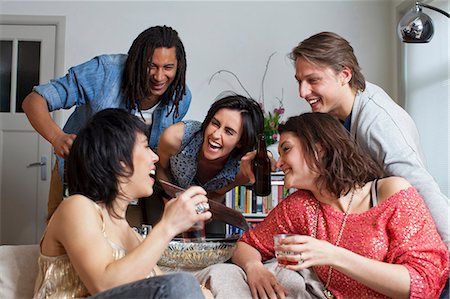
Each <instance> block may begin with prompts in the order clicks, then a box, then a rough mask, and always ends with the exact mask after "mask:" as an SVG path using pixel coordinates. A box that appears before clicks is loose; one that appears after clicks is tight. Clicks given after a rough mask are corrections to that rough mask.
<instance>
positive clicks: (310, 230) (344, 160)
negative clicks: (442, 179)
mask: <svg viewBox="0 0 450 299" xmlns="http://www.w3.org/2000/svg"><path fill="white" fill-rule="evenodd" d="M279 131H280V134H281V138H280V143H279V148H278V150H279V152H280V159H279V160H278V162H277V167H279V168H281V169H282V171H283V172H284V174H285V181H284V182H285V186H286V187H287V188H297V189H299V190H298V191H297V192H295V193H294V194H292V195H291V196H289V197H288V198H287V199H285V200H284V201H283V202H281V203H280V204H278V205H277V206H276V207H275V208H274V209H273V211H272V212H271V213H270V214H269V215H268V217H267V218H266V219H265V220H264V222H263V223H261V224H260V225H258V226H257V227H256V228H255V229H253V230H251V231H249V232H247V233H245V234H244V236H243V237H242V239H241V240H240V241H239V242H238V245H237V249H236V251H235V254H234V256H233V262H234V263H236V264H237V265H239V266H240V267H241V268H242V269H243V270H244V271H245V272H246V275H247V283H248V285H249V287H250V290H251V293H252V297H253V298H258V297H261V298H266V297H269V298H277V296H278V298H285V296H286V295H287V294H286V289H285V288H284V287H283V285H282V284H283V282H282V281H281V283H280V282H279V281H278V279H277V276H276V274H274V273H273V272H271V271H269V270H268V269H267V268H266V267H264V265H263V261H266V260H269V259H271V258H273V257H274V244H273V235H275V234H279V233H291V234H298V235H296V236H293V237H289V238H286V239H284V241H283V242H282V245H280V246H277V248H275V249H277V250H280V251H286V252H290V254H288V255H284V256H278V258H283V259H287V260H290V261H293V262H298V264H296V265H290V266H284V267H286V268H287V269H291V270H295V271H301V270H303V269H307V268H310V267H312V269H314V271H315V272H316V274H317V276H318V277H319V279H320V280H321V282H322V283H323V285H324V290H323V291H324V294H325V296H327V297H328V298H333V296H335V297H337V298H385V297H394V298H408V297H410V298H438V297H439V294H440V292H441V290H442V288H443V287H444V284H445V281H446V279H447V275H448V264H449V259H448V252H447V248H446V246H445V245H444V243H443V242H442V240H441V238H440V236H439V234H438V233H437V231H436V228H435V225H434V223H433V220H432V218H431V216H430V214H429V212H428V210H427V208H426V206H425V204H424V202H423V200H422V198H421V197H420V195H419V194H418V193H417V191H416V189H414V187H412V186H411V185H410V184H409V183H408V182H407V181H406V180H405V179H403V178H399V177H386V178H382V177H383V171H382V169H381V168H380V166H378V165H377V164H376V163H375V162H374V161H373V160H372V159H371V158H370V156H368V155H367V154H366V153H364V152H362V151H361V150H360V149H359V147H358V146H357V145H356V144H355V143H354V142H353V140H351V138H350V137H349V135H348V133H347V132H346V131H345V129H344V127H343V126H342V125H341V124H340V123H339V122H338V121H337V120H336V119H335V118H333V117H332V116H330V115H328V114H322V113H305V114H302V115H300V116H297V117H292V118H290V119H289V120H288V121H287V122H286V124H285V125H280V127H279Z"/></svg>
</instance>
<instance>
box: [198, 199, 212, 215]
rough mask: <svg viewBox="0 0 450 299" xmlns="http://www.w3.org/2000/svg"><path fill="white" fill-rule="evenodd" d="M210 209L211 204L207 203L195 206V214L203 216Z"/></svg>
mask: <svg viewBox="0 0 450 299" xmlns="http://www.w3.org/2000/svg"><path fill="white" fill-rule="evenodd" d="M208 209H209V204H208V203H207V202H201V203H199V204H197V205H196V206H195V212H196V213H197V214H199V215H200V214H202V213H204V212H206V211H207V210H208Z"/></svg>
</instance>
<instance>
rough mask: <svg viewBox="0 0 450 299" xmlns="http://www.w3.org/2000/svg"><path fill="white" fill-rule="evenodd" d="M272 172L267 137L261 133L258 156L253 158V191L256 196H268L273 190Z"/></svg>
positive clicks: (257, 150)
mask: <svg viewBox="0 0 450 299" xmlns="http://www.w3.org/2000/svg"><path fill="white" fill-rule="evenodd" d="M270 172H271V167H270V159H269V156H268V155H267V148H266V139H265V137H264V134H259V135H258V147H257V149H256V157H255V159H254V160H253V173H254V174H255V184H254V185H253V191H254V192H255V195H256V196H267V195H269V194H270V192H271V191H272V188H271V179H270Z"/></svg>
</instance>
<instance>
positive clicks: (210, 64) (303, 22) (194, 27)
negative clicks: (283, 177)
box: [0, 0, 397, 120]
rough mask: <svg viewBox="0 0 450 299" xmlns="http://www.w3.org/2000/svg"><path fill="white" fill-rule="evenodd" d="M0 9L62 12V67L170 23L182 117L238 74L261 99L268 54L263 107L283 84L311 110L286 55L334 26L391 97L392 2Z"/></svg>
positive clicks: (5, 9) (202, 109)
mask: <svg viewBox="0 0 450 299" xmlns="http://www.w3.org/2000/svg"><path fill="white" fill-rule="evenodd" d="M0 12H1V13H2V14H16V15H57V16H66V41H65V69H67V68H69V67H70V66H72V65H76V64H79V63H81V62H84V61H85V60H88V59H90V58H91V57H93V56H95V55H98V54H103V53H118V52H126V51H127V50H128V48H129V46H130V45H131V42H132V41H133V39H134V38H135V37H136V36H137V35H138V34H139V33H140V32H141V31H142V30H144V29H145V28H147V27H150V26H153V25H158V24H167V25H170V26H172V27H174V28H175V29H176V30H177V31H178V32H179V34H180V36H181V38H182V40H183V42H184V45H185V48H186V51H187V59H188V70H187V80H188V84H189V86H190V88H191V90H192V93H193V102H192V105H191V108H190V110H189V112H188V115H187V117H186V118H188V119H198V120H202V119H203V118H204V116H205V114H206V112H207V109H208V108H209V106H210V104H211V103H212V102H213V100H214V99H215V98H216V96H217V95H218V94H219V93H220V92H221V91H222V90H225V89H235V90H236V91H237V92H243V91H242V90H241V89H240V88H239V87H238V86H237V84H236V82H235V81H234V80H233V79H232V78H231V77H230V76H228V75H225V74H224V75H220V76H218V77H217V78H216V79H215V80H214V81H213V82H212V83H211V84H210V85H208V80H209V78H210V76H211V75H212V74H213V73H214V72H215V71H217V70H219V69H222V68H225V69H228V70H231V71H233V72H235V73H236V74H237V75H238V76H239V77H240V79H241V80H242V82H243V83H244V85H245V86H246V88H247V89H248V90H249V91H250V93H251V94H252V95H253V96H254V97H256V98H258V97H259V95H260V92H259V90H260V83H261V78H262V75H263V72H264V66H265V63H266V60H267V57H268V56H269V55H270V54H271V53H272V52H277V53H276V54H275V56H274V57H273V59H272V62H271V65H270V69H269V72H268V74H267V77H266V84H265V94H266V97H265V98H266V108H267V109H272V108H273V107H274V106H275V105H276V104H277V101H276V99H275V97H281V90H282V89H283V90H284V104H285V108H286V110H287V115H295V114H298V113H300V112H302V111H305V110H307V109H308V107H307V105H305V103H304V101H303V100H300V99H299V97H298V92H297V86H296V82H295V80H294V68H293V65H292V62H291V61H290V60H289V59H288V58H287V57H286V56H287V54H288V53H289V52H290V50H291V49H292V48H293V47H294V46H295V45H297V44H298V42H300V41H301V40H303V39H304V38H306V37H308V36H310V35H312V34H314V33H317V32H320V31H324V30H327V31H334V32H337V33H339V34H341V35H343V36H344V37H345V38H347V39H348V40H349V41H350V42H351V44H352V45H353V47H354V49H355V51H356V55H357V57H358V59H359V62H360V64H361V66H362V69H363V73H364V74H365V76H366V78H367V79H368V80H369V81H372V82H374V83H377V84H379V85H381V86H382V87H383V88H384V89H385V90H386V91H387V92H388V93H389V94H390V95H391V96H393V97H394V98H395V97H396V87H397V81H396V80H397V77H396V72H397V70H396V60H395V57H396V56H395V39H396V37H395V24H394V21H393V19H394V14H395V10H394V8H393V4H392V1H369V0H365V1H362V0H361V1H327V2H326V1H289V2H280V1H272V2H268V1H263V2H256V1H250V2H240V1H233V2H231V1H228V2H218V1H212V2H211V1H210V2H205V1H203V2H188V1H182V2H175V1H169V2H167V1H165V2H156V1H146V2H142V1H139V2H130V1H127V2H125V1H122V2H119V1H114V2H111V1H100V2H92V1H79V2H69V1H49V2H44V1H30V2H23V1H0Z"/></svg>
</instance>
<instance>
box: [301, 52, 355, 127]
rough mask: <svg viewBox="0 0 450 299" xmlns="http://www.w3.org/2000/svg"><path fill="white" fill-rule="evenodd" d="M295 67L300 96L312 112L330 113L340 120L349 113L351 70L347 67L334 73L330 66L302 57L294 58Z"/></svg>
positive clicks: (351, 92)
mask: <svg viewBox="0 0 450 299" xmlns="http://www.w3.org/2000/svg"><path fill="white" fill-rule="evenodd" d="M295 68H296V73H295V78H296V80H297V82H298V88H299V94H300V97H302V98H304V99H305V100H306V101H307V102H308V104H309V105H310V106H311V109H312V111H313V112H324V113H330V114H331V115H334V116H336V117H337V118H339V119H341V120H344V119H345V118H346V117H347V116H348V115H349V114H350V111H351V107H352V105H353V100H354V95H353V93H354V92H353V91H352V89H351V87H350V85H349V84H348V82H349V81H350V79H351V72H350V71H349V70H348V69H347V68H344V69H343V70H342V71H341V72H340V73H338V74H335V72H334V71H333V69H331V68H330V67H325V66H323V67H322V66H318V65H316V64H312V63H310V62H309V61H307V60H306V59H305V58H303V57H299V58H297V59H296V61H295Z"/></svg>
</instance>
